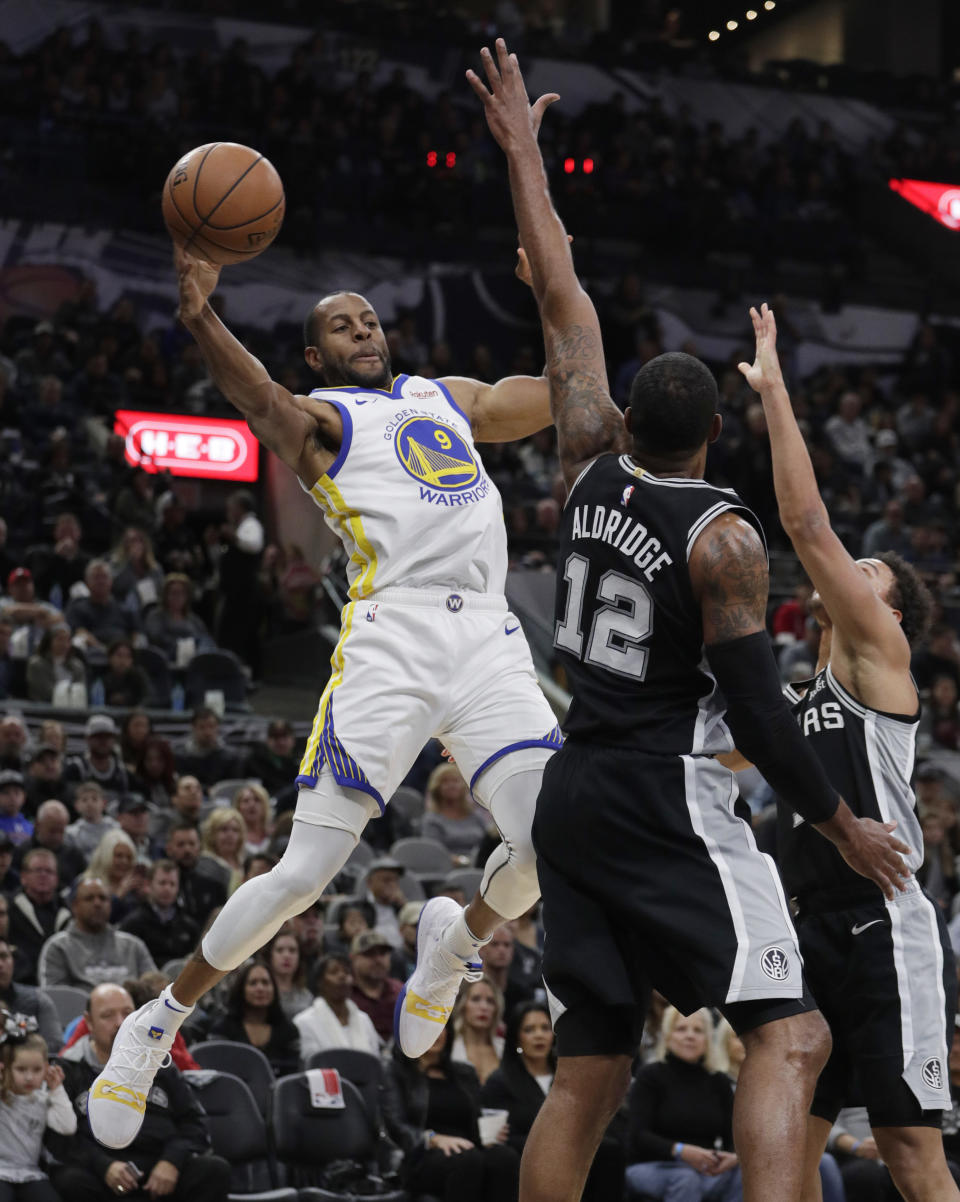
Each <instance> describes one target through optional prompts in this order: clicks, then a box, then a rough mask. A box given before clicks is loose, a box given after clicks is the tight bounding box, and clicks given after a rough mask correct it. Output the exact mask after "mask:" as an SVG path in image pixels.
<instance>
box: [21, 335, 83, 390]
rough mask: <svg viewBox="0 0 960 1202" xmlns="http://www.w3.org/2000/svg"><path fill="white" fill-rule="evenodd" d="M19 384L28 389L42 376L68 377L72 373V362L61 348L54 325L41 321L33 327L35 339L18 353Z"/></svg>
mask: <svg viewBox="0 0 960 1202" xmlns="http://www.w3.org/2000/svg"><path fill="white" fill-rule="evenodd" d="M14 362H15V363H16V365H17V383H18V385H19V386H20V387H21V388H23V389H27V388H30V387H32V386H33V385H34V383H35V381H37V380H38V379H39V378H40V376H42V375H51V376H66V375H68V374H69V372H70V360H69V359H68V358H67V356H66V355H65V354H64V352H63V351H62V350H61V348H60V343H59V341H58V339H57V336H56V332H55V330H54V328H53V323H52V322H49V321H39V322H37V324H36V325H35V326H34V327H33V338H32V339H31V341H30V342H29V343H28V344H27V345H26V346H25V347H23V349H22V350H19V351H17V354H16V356H15V357H14Z"/></svg>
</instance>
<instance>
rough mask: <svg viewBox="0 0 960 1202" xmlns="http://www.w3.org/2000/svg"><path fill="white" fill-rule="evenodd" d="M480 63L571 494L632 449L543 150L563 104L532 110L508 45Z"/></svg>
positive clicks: (480, 87) (540, 104)
mask: <svg viewBox="0 0 960 1202" xmlns="http://www.w3.org/2000/svg"><path fill="white" fill-rule="evenodd" d="M481 55H482V58H483V66H484V70H485V72H486V76H487V80H488V81H489V85H490V88H489V90H488V89H487V88H486V87H485V86H484V84H483V83H482V82H481V81H480V79H479V77H478V76H477V75H476V74H475V73H474V72H473V71H468V72H467V79H468V80H469V81H470V86H471V87H472V88H473V90H474V92H476V94H477V95H478V96H479V97H480V99H481V100H482V101H483V106H484V111H485V112H486V117H487V124H488V125H489V126H490V132H491V133H492V134H493V136H494V138H495V139H496V140H497V142H498V144H499V145H500V147H501V148H502V150H503V151H504V153H505V154H506V156H507V167H508V170H509V175H510V192H511V195H512V197H513V207H514V213H515V214H516V218H517V228H518V230H519V231H520V243H521V245H522V246H523V248H524V250H525V252H526V256H527V260H528V262H529V265H530V274H531V284H532V287H533V292H534V296H535V297H536V298H537V305H538V306H539V309H540V320H541V323H542V325H543V339H544V346H545V348H546V354H547V378H548V380H549V382H550V407H551V409H552V411H553V419H554V422H555V423H556V427H557V441H558V445H559V452H560V466H561V469H562V471H563V475H564V479H565V480H566V482H567V485H568V487H569V486H570V485H571V484H572V483H573V481H574V480H575V479H576V478H577V476H578V475H579V473H580V471H581V470H582V468H583V466H584V464H585V463H587V462H589V460H591V459H593V458H595V457H596V456H597V455H600V454H602V453H603V452H604V451H612V450H627V449H629V441H628V438H627V433H626V430H625V427H624V425H623V416H622V414H621V413H620V411H619V409H617V407H616V405H614V403H613V401H612V400H611V399H610V393H609V389H608V386H607V371H606V364H605V362H604V356H603V343H602V341H601V337H600V323H599V322H598V320H597V313H596V310H595V309H594V306H593V302H592V301H591V300H590V298H589V296H587V294H586V292H584V290H583V288H581V286H580V281H579V280H578V279H577V275H576V272H575V271H574V268H573V258H572V256H571V254H570V246H569V243H568V241H567V234H566V231H565V230H564V228H563V223H562V222H561V220H560V218H559V217H558V216H557V213H556V210H555V209H554V207H553V203H552V202H551V200H550V189H549V186H548V183H547V176H546V171H545V170H544V166H543V157H542V155H541V154H540V147H539V146H538V145H537V129H538V128H539V125H540V119H541V117H542V116H543V113H544V111H545V110H546V108H547V107H548V106H549V105H550V104H552V103H553V102H554V100H557V99H559V98H558V97H557V96H556V95H555V94H553V93H550V94H548V95H546V96H541V97H540V99H539V100H537V101H536V102H535V103H534V104H533V105H532V106H531V105H530V104H529V103H528V100H527V93H526V88H525V87H524V83H523V77H522V75H521V74H520V67H519V66H518V64H517V58H516V55H514V54H508V52H507V47H506V44H505V43H504V41H503V39H502V38H499V39H498V40H497V62H496V63H495V62H494V60H493V56H492V55H491V53H490V51H489V50H488V49H487V48H486V47H484V49H483V50H482V51H481Z"/></svg>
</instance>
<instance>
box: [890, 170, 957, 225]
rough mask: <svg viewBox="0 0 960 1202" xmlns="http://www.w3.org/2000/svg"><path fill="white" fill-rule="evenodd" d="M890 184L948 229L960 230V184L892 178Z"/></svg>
mask: <svg viewBox="0 0 960 1202" xmlns="http://www.w3.org/2000/svg"><path fill="white" fill-rule="evenodd" d="M888 186H889V187H890V188H891V189H892V190H893V191H894V192H897V193H898V194H899V195H900V196H902V197H903V199H904V200H906V201H908V202H909V203H910V204H912V205H913V206H914V208H917V209H919V210H920V212H921V213H926V214H927V216H928V217H932V218H933V219H934V221H937V222H939V223H940V225H942V226H945V227H946V228H947V229H948V230H960V186H958V185H956V184H934V183H930V182H929V181H927V180H922V179H892V180H889V181H888Z"/></svg>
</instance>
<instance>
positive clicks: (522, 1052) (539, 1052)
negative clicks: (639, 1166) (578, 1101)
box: [480, 1002, 624, 1202]
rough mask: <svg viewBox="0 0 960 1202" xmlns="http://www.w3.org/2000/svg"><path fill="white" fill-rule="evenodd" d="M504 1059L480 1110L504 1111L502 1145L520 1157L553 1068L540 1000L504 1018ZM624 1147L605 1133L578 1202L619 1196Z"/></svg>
mask: <svg viewBox="0 0 960 1202" xmlns="http://www.w3.org/2000/svg"><path fill="white" fill-rule="evenodd" d="M503 1042H504V1048H503V1060H502V1063H501V1065H500V1067H499V1068H498V1069H497V1070H496V1071H495V1072H494V1073H493V1074H491V1076H489V1077H488V1078H487V1080H486V1081H485V1082H484V1083H483V1087H482V1088H481V1090H480V1101H481V1103H482V1104H483V1107H484V1109H487V1108H489V1109H492V1110H506V1111H507V1116H508V1117H507V1129H508V1132H509V1134H508V1136H507V1143H508V1144H509V1145H510V1147H511V1148H515V1149H516V1150H517V1152H518V1153H520V1154H521V1155H522V1153H523V1147H524V1144H525V1143H526V1142H527V1136H528V1135H529V1134H530V1128H531V1127H532V1126H533V1123H534V1120H535V1119H536V1117H537V1115H538V1114H539V1112H540V1107H541V1106H542V1105H543V1099H544V1098H545V1097H546V1095H547V1094H548V1093H549V1092H550V1088H551V1086H552V1085H553V1076H554V1073H555V1071H556V1067H557V1057H556V1052H555V1050H554V1038H553V1027H552V1025H551V1022H550V1010H549V1008H548V1007H547V1005H546V1004H545V1003H544V1002H522V1003H521V1004H520V1005H519V1006H517V1008H516V1009H515V1010H514V1011H513V1012H512V1013H511V1014H510V1016H509V1017H508V1019H507V1029H506V1034H505V1036H504V1041H503ZM623 1174H624V1157H623V1148H622V1147H621V1145H620V1143H619V1142H618V1141H617V1140H616V1139H615V1138H613V1137H612V1136H611V1135H609V1134H608V1135H605V1136H604V1138H603V1139H602V1140H601V1143H600V1146H599V1148H598V1149H597V1153H596V1155H595V1156H594V1159H593V1165H592V1166H591V1168H590V1174H589V1176H588V1177H587V1180H586V1184H585V1185H584V1189H583V1202H608V1199H616V1198H620V1197H622V1194H623Z"/></svg>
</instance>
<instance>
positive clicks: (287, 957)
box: [261, 923, 313, 1018]
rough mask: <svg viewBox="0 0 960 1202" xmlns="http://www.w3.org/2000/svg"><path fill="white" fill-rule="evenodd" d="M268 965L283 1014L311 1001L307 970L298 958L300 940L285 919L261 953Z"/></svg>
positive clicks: (295, 1012) (295, 1013)
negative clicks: (298, 940)
mask: <svg viewBox="0 0 960 1202" xmlns="http://www.w3.org/2000/svg"><path fill="white" fill-rule="evenodd" d="M261 959H263V960H264V962H265V963H266V964H268V965H269V966H270V971H271V972H272V973H273V980H274V983H275V984H276V987H277V996H278V997H279V999H280V1005H281V1006H282V1007H283V1012H284V1014H285V1015H286V1016H287V1018H293V1017H294V1016H295V1015H297V1014H299V1013H300V1011H301V1010H305V1009H306V1008H307V1006H309V1005H310V1003H311V1002H312V1001H313V994H312V993H311V992H310V990H309V989H308V988H307V974H306V969H305V966H304V964H303V962H302V961H301V959H300V944H299V943H298V942H297V937H296V935H295V934H294V933H293V929H292V927H291V926H290V925H289V923H284V925H283V926H282V927H281V928H280V930H279V931H277V933H276V935H274V937H273V938H272V939H271V940H270V942H269V943H268V944H267V946H266V947H265V948H264V949H263V952H262V953H261Z"/></svg>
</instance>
